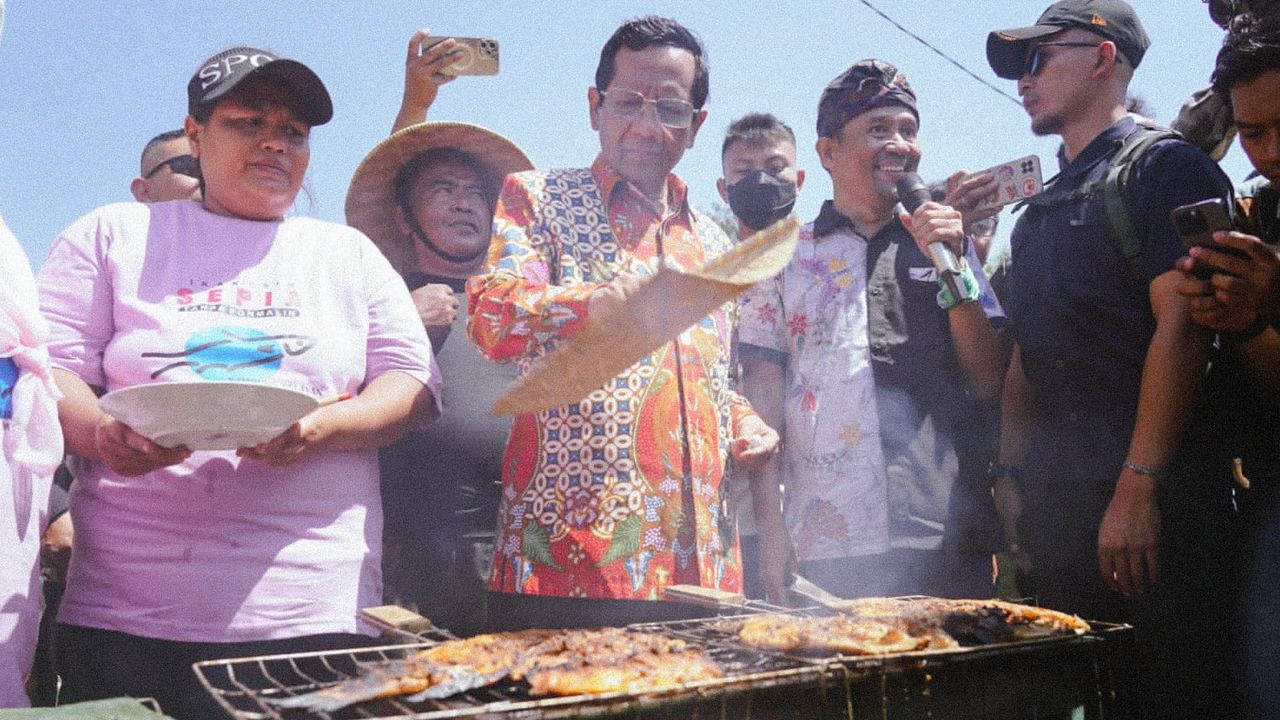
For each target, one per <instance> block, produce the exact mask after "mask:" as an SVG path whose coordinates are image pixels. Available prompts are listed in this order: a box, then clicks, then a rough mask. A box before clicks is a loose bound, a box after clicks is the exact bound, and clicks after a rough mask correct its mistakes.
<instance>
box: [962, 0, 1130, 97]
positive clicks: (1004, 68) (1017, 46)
mask: <svg viewBox="0 0 1280 720" xmlns="http://www.w3.org/2000/svg"><path fill="white" fill-rule="evenodd" d="M1067 28H1080V29H1081V30H1088V31H1089V32H1091V33H1094V34H1095V35H1100V36H1101V37H1103V38H1105V39H1107V40H1110V41H1111V42H1113V43H1115V44H1116V48H1117V49H1118V50H1120V52H1121V53H1123V54H1124V56H1125V57H1126V58H1127V59H1128V60H1129V62H1131V63H1133V66H1134V67H1135V68H1136V67H1138V63H1140V62H1142V56H1143V54H1145V53H1146V52H1147V48H1148V47H1150V46H1151V39H1150V38H1148V37H1147V31H1146V30H1144V29H1142V23H1141V22H1139V21H1138V16H1137V14H1136V13H1134V12H1133V8H1131V7H1129V4H1128V3H1126V2H1124V0H1060V1H1059V2H1056V3H1054V4H1052V5H1050V6H1049V9H1047V10H1045V11H1044V12H1043V13H1042V14H1041V15H1040V19H1039V20H1037V21H1036V24H1035V25H1031V26H1029V27H1021V28H1013V29H1011V30H996V31H995V32H992V33H991V34H989V35H987V62H988V63H989V64H990V65H991V69H992V70H994V71H995V72H996V75H999V76H1000V77H1002V78H1005V79H1007V80H1017V79H1019V78H1021V77H1022V74H1023V72H1024V71H1025V70H1026V62H1027V50H1028V49H1029V48H1030V46H1031V41H1032V40H1035V39H1037V38H1042V37H1045V36H1047V35H1052V34H1054V33H1058V32H1062V31H1063V30H1066V29H1067Z"/></svg>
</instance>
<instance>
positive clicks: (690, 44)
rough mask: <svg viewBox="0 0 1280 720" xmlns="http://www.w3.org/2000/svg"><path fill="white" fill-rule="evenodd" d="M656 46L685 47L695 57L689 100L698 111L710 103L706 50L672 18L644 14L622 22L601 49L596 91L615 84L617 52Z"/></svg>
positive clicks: (709, 77)
mask: <svg viewBox="0 0 1280 720" xmlns="http://www.w3.org/2000/svg"><path fill="white" fill-rule="evenodd" d="M654 45H664V46H667V47H675V48H682V49H684V50H688V51H689V53H690V54H692V55H693V61H694V68H693V87H691V88H689V101H690V102H691V103H693V106H694V107H695V108H697V109H699V110H701V109H702V106H703V105H704V104H705V103H706V102H707V95H708V94H710V92H711V69H710V67H709V66H708V65H707V51H706V48H704V47H703V46H702V41H701V40H700V39H698V36H697V35H696V34H694V32H693V31H692V30H690V29H689V28H687V27H685V26H683V25H681V24H680V23H678V22H676V21H675V20H673V19H671V18H669V17H661V16H659V15H645V16H644V17H638V18H635V19H633V20H628V21H627V22H625V23H623V24H622V25H621V26H620V27H619V28H618V29H617V30H614V31H613V35H612V36H610V38H609V41H608V42H606V43H605V44H604V48H602V49H601V50H600V64H599V65H597V66H596V89H597V90H599V91H601V92H604V91H605V90H608V89H609V83H611V82H613V74H614V73H615V72H616V71H617V69H618V50H620V49H622V48H624V47H625V48H627V49H628V50H643V49H645V48H647V47H653V46H654Z"/></svg>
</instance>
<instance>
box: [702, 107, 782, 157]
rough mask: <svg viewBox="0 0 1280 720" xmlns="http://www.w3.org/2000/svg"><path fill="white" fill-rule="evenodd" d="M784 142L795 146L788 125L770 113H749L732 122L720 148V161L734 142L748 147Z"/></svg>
mask: <svg viewBox="0 0 1280 720" xmlns="http://www.w3.org/2000/svg"><path fill="white" fill-rule="evenodd" d="M782 141H786V142H789V143H791V144H792V145H793V146H794V145H795V144H796V133H795V131H794V130H792V129H791V127H790V126H789V125H787V124H786V123H784V122H782V121H781V120H779V119H778V118H777V117H775V116H773V115H772V114H770V113H749V114H747V115H743V116H742V117H740V118H738V119H737V120H734V121H733V122H732V123H730V125H729V129H728V130H726V131H725V134H724V144H723V145H721V146H720V159H722V160H723V159H724V154H725V153H727V152H729V146H731V145H733V144H734V143H736V142H742V143H747V144H750V145H767V144H770V143H776V142H782Z"/></svg>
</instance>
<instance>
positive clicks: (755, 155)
mask: <svg viewBox="0 0 1280 720" xmlns="http://www.w3.org/2000/svg"><path fill="white" fill-rule="evenodd" d="M720 162H721V165H722V166H723V169H724V177H722V178H720V179H719V180H717V181H716V189H717V190H719V191H720V198H721V199H722V200H724V201H725V202H729V193H728V187H729V186H730V185H733V184H734V183H736V182H738V181H739V180H741V179H742V178H743V177H744V176H745V175H747V174H748V173H753V172H756V171H761V172H766V173H768V174H770V175H773V176H774V177H776V178H778V179H780V180H787V181H789V182H791V183H792V184H794V185H795V186H796V188H797V189H798V188H799V187H800V186H801V185H803V184H804V171H803V170H801V169H799V168H797V167H796V146H795V143H792V142H789V141H787V140H777V141H774V142H768V141H766V142H764V143H752V142H744V141H741V140H739V141H736V142H734V143H733V144H732V145H730V146H729V149H728V150H725V153H724V157H722V158H721V159H720Z"/></svg>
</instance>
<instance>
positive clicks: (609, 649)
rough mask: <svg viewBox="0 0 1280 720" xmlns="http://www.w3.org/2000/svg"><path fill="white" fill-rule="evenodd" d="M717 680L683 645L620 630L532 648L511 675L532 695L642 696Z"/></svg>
mask: <svg viewBox="0 0 1280 720" xmlns="http://www.w3.org/2000/svg"><path fill="white" fill-rule="evenodd" d="M723 676H724V670H723V669H722V668H721V667H720V665H719V664H718V663H716V662H715V661H714V660H712V659H711V658H709V657H707V656H706V655H704V654H703V652H702V651H701V650H698V649H697V648H694V647H691V646H690V645H689V644H688V643H686V642H685V641H683V640H680V639H677V638H671V637H667V636H665V635H661V634H658V633H642V632H628V631H627V630H624V629H622V628H603V629H599V630H570V631H565V632H563V633H561V634H559V635H557V636H556V637H554V638H551V639H549V640H548V641H546V642H544V643H542V644H541V645H539V646H537V647H535V648H532V649H531V650H530V652H529V653H527V654H526V657H525V661H524V662H523V663H522V664H521V665H520V667H518V668H516V670H515V671H514V672H513V673H512V677H513V678H516V679H521V678H523V679H525V680H526V681H528V683H529V687H530V691H531V692H532V693H533V694H534V695H586V694H598V693H612V692H641V691H645V692H647V691H653V690H663V689H666V688H671V687H678V686H680V685H683V684H685V683H690V682H697V681H700V680H711V679H715V678H719V677H723Z"/></svg>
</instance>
